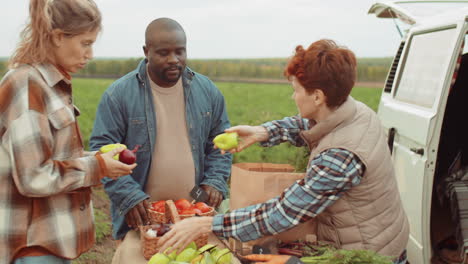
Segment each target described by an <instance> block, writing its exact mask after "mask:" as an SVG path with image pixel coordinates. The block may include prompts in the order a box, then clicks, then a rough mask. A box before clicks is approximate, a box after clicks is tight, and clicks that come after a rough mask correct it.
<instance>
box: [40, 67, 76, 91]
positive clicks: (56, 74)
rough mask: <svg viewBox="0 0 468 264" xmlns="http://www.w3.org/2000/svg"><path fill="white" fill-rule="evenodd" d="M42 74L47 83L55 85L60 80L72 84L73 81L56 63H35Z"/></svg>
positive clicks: (51, 85)
mask: <svg viewBox="0 0 468 264" xmlns="http://www.w3.org/2000/svg"><path fill="white" fill-rule="evenodd" d="M32 66H33V67H34V68H36V69H37V70H38V71H39V72H40V73H41V75H42V78H44V80H45V81H46V83H47V85H48V86H50V87H54V86H55V85H56V84H57V83H59V82H60V81H64V82H66V83H67V84H71V81H70V80H69V79H67V78H66V77H65V76H64V75H63V74H62V73H61V72H60V71H59V70H58V69H57V67H55V66H54V65H52V64H50V63H39V64H33V65H32Z"/></svg>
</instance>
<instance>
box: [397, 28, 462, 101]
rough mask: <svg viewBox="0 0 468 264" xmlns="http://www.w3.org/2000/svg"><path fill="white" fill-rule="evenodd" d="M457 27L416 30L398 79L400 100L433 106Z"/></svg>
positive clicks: (443, 76)
mask: <svg viewBox="0 0 468 264" xmlns="http://www.w3.org/2000/svg"><path fill="white" fill-rule="evenodd" d="M455 31H456V28H448V29H443V30H439V31H431V32H424V33H420V34H415V35H413V36H412V38H411V39H410V43H409V45H410V46H409V48H408V49H407V53H406V54H407V55H406V58H405V63H404V68H403V70H402V72H401V74H400V77H399V80H398V87H397V91H396V94H395V98H396V99H397V100H400V101H403V102H407V103H411V104H415V105H419V106H423V107H427V108H432V106H433V104H434V102H435V100H436V98H437V95H438V94H439V93H440V91H441V89H442V86H443V83H444V80H445V74H446V73H447V71H446V69H447V68H448V66H449V64H450V60H451V57H452V53H453V47H452V46H453V41H455V37H456V34H455V33H456V32H455Z"/></svg>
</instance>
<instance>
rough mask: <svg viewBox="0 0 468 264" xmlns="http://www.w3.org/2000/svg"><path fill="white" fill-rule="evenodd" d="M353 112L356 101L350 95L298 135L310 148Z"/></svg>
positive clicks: (349, 117)
mask: <svg viewBox="0 0 468 264" xmlns="http://www.w3.org/2000/svg"><path fill="white" fill-rule="evenodd" d="M355 114H356V101H355V100H354V99H353V98H352V97H351V96H348V98H347V99H346V101H345V102H344V103H343V104H342V105H341V106H340V107H338V108H337V109H336V110H335V111H334V112H333V113H331V114H330V115H329V116H328V118H327V119H325V120H323V121H321V122H319V123H317V124H316V125H314V126H312V128H311V129H309V130H305V131H302V132H301V133H300V136H301V137H302V139H304V140H305V141H306V142H307V144H308V145H309V148H310V149H312V148H314V147H315V146H316V145H317V144H318V142H319V141H320V140H321V139H322V138H323V137H324V136H325V135H327V134H328V133H330V132H331V131H333V130H334V129H336V128H337V127H338V126H339V125H341V124H342V123H344V122H346V121H347V120H348V119H351V118H352V117H353V116H354V115H355Z"/></svg>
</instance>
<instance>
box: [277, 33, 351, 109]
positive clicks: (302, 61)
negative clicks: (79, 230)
mask: <svg viewBox="0 0 468 264" xmlns="http://www.w3.org/2000/svg"><path fill="white" fill-rule="evenodd" d="M356 70H357V65H356V56H355V55H354V53H353V52H352V51H351V50H349V49H347V48H346V47H340V46H338V45H337V44H336V43H335V42H334V41H333V40H329V39H322V40H319V41H316V42H314V43H312V44H311V45H310V46H309V48H307V50H305V49H304V48H303V47H302V46H301V45H299V46H297V47H296V53H295V54H294V56H293V57H292V58H291V59H290V60H289V62H288V64H287V65H286V69H285V71H284V75H285V76H286V77H287V78H288V79H291V77H293V76H294V77H296V79H297V80H298V81H299V83H300V84H301V85H302V86H303V87H304V88H305V89H306V91H308V92H312V91H314V90H315V89H320V90H322V91H323V93H324V94H325V96H326V98H327V101H326V103H327V106H328V107H337V106H340V105H341V104H343V103H344V102H345V101H346V98H347V97H348V95H349V94H350V93H351V89H352V88H353V86H354V83H355V82H356V76H357V72H356Z"/></svg>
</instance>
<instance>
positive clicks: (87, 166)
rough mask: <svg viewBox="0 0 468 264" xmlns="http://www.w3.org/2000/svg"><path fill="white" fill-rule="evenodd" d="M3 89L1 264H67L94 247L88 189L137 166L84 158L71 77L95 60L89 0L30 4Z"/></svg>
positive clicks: (108, 157)
mask: <svg viewBox="0 0 468 264" xmlns="http://www.w3.org/2000/svg"><path fill="white" fill-rule="evenodd" d="M29 12H30V17H29V23H28V24H27V25H26V27H25V29H24V30H23V32H22V35H21V40H20V43H19V45H18V47H17V49H16V52H15V53H14V54H13V55H12V56H11V58H10V68H11V70H10V71H9V72H8V73H7V74H6V75H5V76H4V77H3V79H2V81H1V82H0V263H5V264H6V263H15V264H23V263H24V264H36V263H48V264H59V263H70V260H69V259H73V258H76V257H78V256H79V255H80V254H81V253H83V252H85V251H87V250H88V249H89V248H90V247H91V246H92V245H93V244H94V223H93V210H92V203H91V196H90V194H91V189H90V187H91V186H93V185H98V184H99V183H100V180H101V178H103V177H104V176H108V177H111V178H115V177H119V176H123V175H127V174H129V173H130V172H131V170H132V169H133V168H134V167H135V166H136V164H133V165H126V164H123V163H121V162H119V161H116V160H114V159H113V158H112V157H113V156H114V155H115V154H118V153H119V152H120V151H122V149H119V150H114V151H111V152H108V153H106V154H102V155H100V154H98V155H95V154H96V153H91V152H85V151H84V150H83V143H82V141H81V135H80V132H79V127H78V123H77V121H76V117H77V115H78V113H79V111H78V109H77V108H76V107H75V106H74V105H73V100H72V98H73V97H72V87H71V77H70V73H73V72H76V71H78V70H79V69H81V68H83V67H84V66H85V65H86V63H87V62H88V61H89V60H90V59H91V58H92V55H93V51H92V45H93V43H94V42H95V40H96V36H97V34H98V32H99V31H100V29H101V14H100V12H99V10H98V8H97V6H96V5H95V3H94V2H93V1H92V0H31V2H30V7H29Z"/></svg>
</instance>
